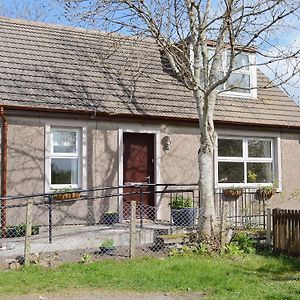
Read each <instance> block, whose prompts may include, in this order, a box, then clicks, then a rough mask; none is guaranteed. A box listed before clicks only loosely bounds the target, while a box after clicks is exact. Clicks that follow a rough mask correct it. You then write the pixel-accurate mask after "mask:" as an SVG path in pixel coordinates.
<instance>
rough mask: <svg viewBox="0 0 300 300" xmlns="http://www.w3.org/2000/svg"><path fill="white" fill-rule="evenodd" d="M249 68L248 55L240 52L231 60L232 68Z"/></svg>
mask: <svg viewBox="0 0 300 300" xmlns="http://www.w3.org/2000/svg"><path fill="white" fill-rule="evenodd" d="M240 68H243V69H244V70H249V55H247V54H243V53H240V54H238V55H237V56H236V57H235V58H234V60H233V69H240Z"/></svg>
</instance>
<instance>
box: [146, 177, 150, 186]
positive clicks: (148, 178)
mask: <svg viewBox="0 0 300 300" xmlns="http://www.w3.org/2000/svg"><path fill="white" fill-rule="evenodd" d="M146 181H147V183H148V184H150V175H149V176H147V177H146Z"/></svg>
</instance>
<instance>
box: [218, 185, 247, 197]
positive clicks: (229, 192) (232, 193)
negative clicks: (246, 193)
mask: <svg viewBox="0 0 300 300" xmlns="http://www.w3.org/2000/svg"><path fill="white" fill-rule="evenodd" d="M242 193H243V190H242V189H241V188H236V187H231V188H228V189H224V190H223V194H224V196H225V197H227V198H230V199H237V198H239V197H240V196H241V195H242Z"/></svg>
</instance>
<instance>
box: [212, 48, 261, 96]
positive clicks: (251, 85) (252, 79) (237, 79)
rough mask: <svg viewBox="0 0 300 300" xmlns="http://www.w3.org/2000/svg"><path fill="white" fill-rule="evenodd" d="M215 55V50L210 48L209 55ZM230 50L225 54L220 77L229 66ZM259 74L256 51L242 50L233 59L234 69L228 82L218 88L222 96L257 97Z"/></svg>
mask: <svg viewBox="0 0 300 300" xmlns="http://www.w3.org/2000/svg"><path fill="white" fill-rule="evenodd" d="M213 55H214V50H213V48H211V49H210V50H209V56H210V57H212V56H213ZM229 55H230V53H229V52H225V53H224V54H223V60H222V69H221V70H220V78H222V76H223V75H224V74H225V72H226V70H227V69H228V67H229ZM256 86H257V76H256V66H255V53H253V52H241V53H238V54H237V55H236V56H235V58H234V60H233V70H232V73H231V75H230V77H229V78H228V80H227V82H225V84H223V85H222V86H220V87H219V88H218V90H219V91H220V95H221V96H234V97H244V98H250V97H251V98H256V97H257V91H256Z"/></svg>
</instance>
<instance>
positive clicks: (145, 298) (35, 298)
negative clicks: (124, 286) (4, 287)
mask: <svg viewBox="0 0 300 300" xmlns="http://www.w3.org/2000/svg"><path fill="white" fill-rule="evenodd" d="M203 296H204V295H203V293H201V292H198V293H176V294H172V293H143V294H140V293H130V292H124V293H114V292H107V291H105V292H103V291H98V292H96V291H93V292H76V293H65V294H52V295H45V294H42V295H26V296H10V297H2V296H0V299H1V300H198V299H203Z"/></svg>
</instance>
